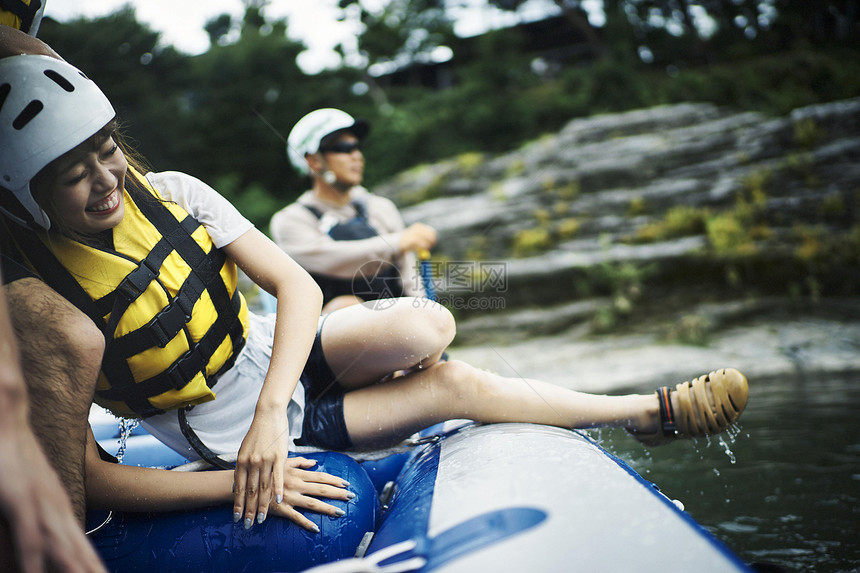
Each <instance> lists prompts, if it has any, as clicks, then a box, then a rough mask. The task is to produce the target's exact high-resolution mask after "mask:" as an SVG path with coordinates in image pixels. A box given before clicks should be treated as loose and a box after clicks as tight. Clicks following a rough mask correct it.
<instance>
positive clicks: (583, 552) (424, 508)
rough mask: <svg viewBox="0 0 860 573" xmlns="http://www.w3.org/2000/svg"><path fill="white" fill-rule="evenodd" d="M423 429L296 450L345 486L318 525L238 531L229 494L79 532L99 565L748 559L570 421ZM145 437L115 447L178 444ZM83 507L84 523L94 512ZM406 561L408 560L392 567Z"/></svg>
mask: <svg viewBox="0 0 860 573" xmlns="http://www.w3.org/2000/svg"><path fill="white" fill-rule="evenodd" d="M423 434H424V435H425V437H424V438H422V440H421V441H422V442H424V443H422V445H420V446H418V447H415V448H413V449H412V450H411V451H410V452H409V453H406V454H403V453H398V454H394V455H392V456H389V457H387V458H382V459H381V460H377V461H373V462H362V463H361V464H359V463H356V462H355V461H354V460H352V459H350V458H348V457H346V456H344V455H342V454H335V453H331V452H328V453H321V454H302V455H305V456H306V457H314V459H319V460H320V464H319V465H318V468H319V469H320V470H323V471H327V472H329V473H332V474H335V475H340V476H343V477H344V479H346V480H347V481H349V482H350V483H351V484H352V486H351V487H350V489H351V490H352V491H354V492H356V494H357V496H356V498H355V499H354V500H352V501H350V502H349V503H348V504H344V503H343V502H331V503H333V504H334V505H336V506H338V507H341V508H343V509H345V510H346V511H348V512H349V513H348V515H347V516H345V517H341V518H337V519H333V518H328V517H324V516H320V515H319V514H313V513H306V514H305V515H307V516H308V517H309V518H310V519H311V520H312V521H314V522H315V523H317V524H318V525H319V526H320V529H321V533H320V534H312V533H310V532H306V531H305V530H303V529H301V528H299V527H297V526H295V525H294V524H292V523H291V522H288V521H287V520H284V519H279V518H274V517H270V518H269V519H267V520H266V522H265V523H264V524H262V526H260V525H255V526H254V527H253V528H252V529H251V530H250V531H247V532H246V531H245V530H244V529H243V528H242V527H241V525H240V524H237V525H234V524H233V523H232V519H231V515H230V512H231V508H230V507H220V508H213V509H208V510H200V511H194V512H175V513H170V514H146V515H141V514H115V515H114V519H113V520H112V521H111V523H109V524H108V525H107V526H105V527H104V528H102V529H101V530H100V531H98V532H97V533H96V534H94V535H93V536H92V538H93V541H94V542H95V544H96V547H97V549H98V550H99V552H100V554H101V555H102V557H103V558H104V559H105V561H106V563H107V566H108V568H109V570H113V571H144V570H146V571H150V572H151V571H201V570H209V571H219V572H220V571H224V572H229V571H285V572H286V571H302V570H305V569H307V568H308V567H313V571H314V572H315V573H316V572H319V573H322V572H324V571H326V570H331V571H338V572H342V571H364V570H375V569H365V568H363V565H362V564H361V563H359V562H358V560H359V559H363V560H365V561H370V562H375V563H377V566H378V567H379V570H380V571H384V570H385V569H386V568H389V567H390V570H398V571H401V570H402V571H407V570H409V571H412V570H414V571H420V572H422V573H426V572H430V571H433V572H440V573H455V572H456V573H459V572H463V573H466V572H468V573H474V572H475V571H500V572H505V571H517V572H519V571H529V572H553V573H555V572H557V571H610V572H611V571H661V572H671V571H678V572H687V571H697V573H698V572H702V573H707V572H737V571H751V569H750V568H749V567H747V566H746V565H745V564H744V563H743V562H742V561H741V560H740V559H739V558H738V557H737V556H735V555H734V554H733V553H732V552H731V551H730V550H729V549H728V548H726V547H725V546H724V545H723V544H722V543H721V542H719V541H718V540H716V539H715V538H714V537H713V536H712V535H711V534H710V533H709V532H708V531H707V530H705V529H704V528H703V527H701V526H700V525H699V524H698V523H696V522H695V521H694V520H693V519H692V518H691V517H690V516H689V515H688V514H686V513H685V512H683V511H682V510H681V509H679V508H678V507H677V506H676V504H675V503H673V502H672V501H671V500H670V499H668V498H667V497H665V496H664V495H663V494H662V493H661V492H660V491H659V490H658V489H657V488H656V487H655V486H654V485H653V484H651V483H650V482H648V481H646V480H644V479H642V478H641V477H640V476H639V475H638V474H637V473H636V472H635V471H634V470H633V469H632V468H630V467H629V466H628V465H627V464H626V463H624V462H623V461H622V460H620V459H618V458H616V457H615V456H613V455H611V454H609V453H608V452H606V451H605V450H604V449H602V448H601V447H600V446H599V445H597V444H596V443H595V442H594V441H592V440H591V439H590V438H589V437H587V436H586V435H585V434H583V433H579V432H572V431H567V430H563V429H559V428H553V427H548V426H538V425H532V424H492V425H483V426H481V425H475V424H472V423H468V422H460V423H448V424H446V425H445V426H444V427H443V426H437V427H434V428H433V429H432V430H431V431H425V432H424V433H423ZM146 438H147V436H146V435H145V434H141V435H134V436H132V437H131V438H130V439H129V443H128V445H127V453H126V456H127V457H126V459H127V460H131V459H135V458H134V456H139V455H140V453H137V454H136V453H135V450H136V449H138V446H140V448H139V449H142V450H149V452H148V453H147V454H146V455H147V456H150V457H149V458H148V459H150V460H153V459H155V458H157V457H158V456H157V452H158V450H159V449H161V450H162V453H163V454H164V455H165V456H170V455H178V454H174V453H173V452H172V451H171V450H169V449H168V448H166V446H163V445H161V444H157V443H156V444H155V445H153V444H152V443H151V442H149V441H147V442H144V440H145V439H146ZM114 449H115V448H114ZM141 453H142V452H141ZM154 465H156V466H159V467H163V466H164V465H163V464H160V463H156V464H154ZM372 475H374V476H375V479H371V477H370V476H372ZM386 476H390V477H391V479H390V480H388V481H386V479H387V477H386ZM378 496H379V497H378ZM379 498H381V500H380V499H379ZM380 502H381V503H382V507H381V509H380V506H379V505H378V503H380ZM91 517H92V518H93V519H91V524H92V522H94V521H98V519H99V516H91ZM354 555H355V556H357V557H353V556H354ZM383 555H385V556H386V557H385V558H384V559H382V558H381V557H382V556H383ZM410 563H411V564H418V565H417V566H413V567H412V568H411V569H407V568H404V567H403V566H405V565H407V564H410ZM326 564H327V565H326Z"/></svg>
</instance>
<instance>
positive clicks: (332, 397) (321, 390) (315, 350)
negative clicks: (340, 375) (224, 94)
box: [296, 317, 352, 450]
mask: <svg viewBox="0 0 860 573" xmlns="http://www.w3.org/2000/svg"><path fill="white" fill-rule="evenodd" d="M325 319H326V317H323V319H322V320H321V321H320V325H319V328H317V335H316V337H315V338H314V344H313V346H312V347H311V353H310V356H309V357H308V361H307V363H306V364H305V368H304V371H303V372H302V377H301V381H302V386H304V388H305V421H304V424H303V425H302V437H301V438H299V440H297V441H296V443H297V444H298V445H302V446H314V447H317V448H321V449H325V450H349V449H351V448H352V440H350V438H349V432H347V430H346V421H344V418H343V395H344V394H345V393H346V390H344V388H343V387H342V386H341V385H340V384H339V383H338V382H337V377H336V376H335V374H334V372H332V369H331V367H330V366H329V365H328V362H327V361H326V359H325V355H324V354H323V349H322V328H323V325H325Z"/></svg>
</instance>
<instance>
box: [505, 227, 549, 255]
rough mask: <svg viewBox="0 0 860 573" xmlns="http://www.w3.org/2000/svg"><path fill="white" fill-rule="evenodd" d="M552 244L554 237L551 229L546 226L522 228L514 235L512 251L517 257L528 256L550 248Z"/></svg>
mask: <svg viewBox="0 0 860 573" xmlns="http://www.w3.org/2000/svg"><path fill="white" fill-rule="evenodd" d="M552 244H553V237H552V233H551V231H550V229H548V228H545V227H537V228H534V229H522V230H520V231H517V232H516V234H515V235H514V240H513V246H512V251H513V255H514V256H515V257H527V256H530V255H536V254H539V253H542V252H544V251H547V250H549V249H550V247H552Z"/></svg>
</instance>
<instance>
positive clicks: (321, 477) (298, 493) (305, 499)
mask: <svg viewBox="0 0 860 573" xmlns="http://www.w3.org/2000/svg"><path fill="white" fill-rule="evenodd" d="M315 465H316V461H314V460H309V459H307V458H289V459H287V463H286V467H285V471H284V492H285V493H284V498H283V500H282V501H281V503H272V505H271V506H270V507H271V509H272V511H273V512H274V513H275V514H276V515H280V516H282V517H286V518H287V519H289V520H290V521H292V522H294V523H296V524H297V525H300V526H301V527H304V528H305V529H309V530H310V531H313V532H315V533H319V528H318V527H317V526H316V524H314V523H313V522H312V521H311V520H309V519H308V518H306V517H305V516H304V515H302V514H301V513H300V512H298V511H297V508H299V509H308V510H310V511H315V512H317V513H322V514H324V515H329V516H331V517H340V516H341V515H343V514H344V512H343V510H342V509H339V508H337V507H334V506H333V505H329V504H327V503H325V502H323V501H320V500H319V499H316V498H318V497H325V498H328V499H339V500H343V501H347V500H350V499H352V498H354V497H355V494H354V493H352V492H351V491H348V490H347V489H346V488H347V487H348V486H349V482H347V481H345V480H343V479H341V478H339V477H337V476H333V475H331V474H327V473H325V472H319V471H307V468H312V467H313V466H315Z"/></svg>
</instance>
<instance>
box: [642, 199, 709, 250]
mask: <svg viewBox="0 0 860 573" xmlns="http://www.w3.org/2000/svg"><path fill="white" fill-rule="evenodd" d="M707 218H708V210H707V209H700V208H697V207H690V206H687V205H679V206H677V207H672V208H671V209H669V211H668V212H667V213H666V216H665V217H664V218H663V219H661V220H659V221H656V222H654V223H650V224H648V225H643V226H642V227H640V228H639V229H638V230H637V232H636V237H635V239H634V240H635V242H640V243H651V242H656V241H665V240H668V239H674V238H677V237H687V236H690V235H699V234H702V233H704V232H705V230H706V224H705V222H706V220H707Z"/></svg>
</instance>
